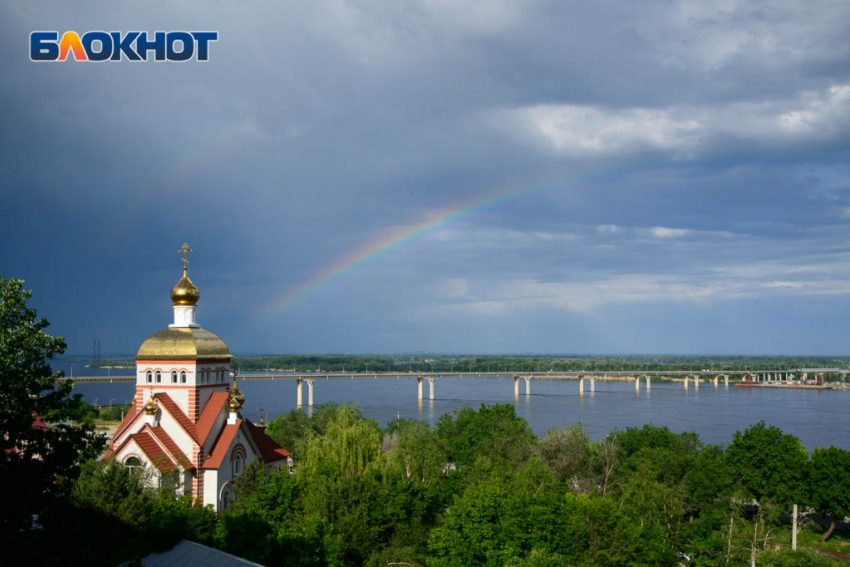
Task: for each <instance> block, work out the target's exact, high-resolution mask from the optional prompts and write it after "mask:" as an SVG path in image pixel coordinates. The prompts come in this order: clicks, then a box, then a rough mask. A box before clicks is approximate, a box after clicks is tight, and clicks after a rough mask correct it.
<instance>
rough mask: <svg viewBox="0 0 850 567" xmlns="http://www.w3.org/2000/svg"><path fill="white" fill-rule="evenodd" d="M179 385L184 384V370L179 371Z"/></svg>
mask: <svg viewBox="0 0 850 567" xmlns="http://www.w3.org/2000/svg"><path fill="white" fill-rule="evenodd" d="M180 383H181V384H185V383H186V371H185V370H181V371H180Z"/></svg>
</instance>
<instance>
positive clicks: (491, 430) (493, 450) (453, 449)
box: [437, 403, 536, 467]
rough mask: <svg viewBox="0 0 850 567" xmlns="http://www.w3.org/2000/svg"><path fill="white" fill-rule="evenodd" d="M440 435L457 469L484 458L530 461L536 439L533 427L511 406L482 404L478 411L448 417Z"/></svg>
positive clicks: (466, 410)
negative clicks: (528, 459) (529, 457)
mask: <svg viewBox="0 0 850 567" xmlns="http://www.w3.org/2000/svg"><path fill="white" fill-rule="evenodd" d="M437 432H438V433H439V435H440V437H442V438H443V439H445V441H446V442H447V443H448V449H449V457H450V459H452V460H453V461H454V462H455V463H456V464H457V466H458V467H462V466H470V465H472V464H473V463H474V462H475V461H476V459H478V458H481V457H484V458H487V459H490V461H492V462H493V463H503V464H504V463H507V464H511V465H517V464H519V463H522V462H523V461H525V459H526V458H528V456H529V454H530V453H531V448H532V446H533V444H534V442H535V440H536V438H535V436H534V433H533V432H532V431H531V426H530V425H528V422H527V421H525V420H524V419H522V418H521V417H518V416H517V415H516V411H515V410H514V407H513V406H512V405H509V404H497V405H494V406H490V407H487V406H485V405H484V404H483V403H482V404H481V407H480V408H479V409H478V411H475V410H474V409H472V408H469V407H466V408H463V409H460V410H458V411H456V412H455V413H454V415H449V414H445V415H443V417H441V418H440V421H439V423H438V424H437Z"/></svg>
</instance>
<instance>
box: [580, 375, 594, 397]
mask: <svg viewBox="0 0 850 567" xmlns="http://www.w3.org/2000/svg"><path fill="white" fill-rule="evenodd" d="M592 380H593V379H592V378H591V381H592ZM578 393H579V395H580V396H583V395H584V377H583V376H580V377H579V379H578Z"/></svg>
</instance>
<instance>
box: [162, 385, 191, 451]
mask: <svg viewBox="0 0 850 567" xmlns="http://www.w3.org/2000/svg"><path fill="white" fill-rule="evenodd" d="M153 397H154V398H156V399H157V400H158V401H159V403H160V404H162V408H163V409H164V410H165V411H167V412H168V413H169V414H171V416H172V417H173V418H174V420H175V421H176V422H177V423H179V424H180V427H182V428H183V430H184V431H186V433H188V434H189V437H191V438H192V441H194V442H195V443H198V442H199V440H198V430H197V429H196V428H195V424H194V423H192V420H191V419H189V416H187V415H186V414H185V413H183V410H181V409H180V407H179V406H178V405H177V403H176V402H175V401H174V400H172V399H171V396H169V395H168V394H165V393H163V392H157V393H156V394H154V395H153Z"/></svg>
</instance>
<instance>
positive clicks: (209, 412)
mask: <svg viewBox="0 0 850 567" xmlns="http://www.w3.org/2000/svg"><path fill="white" fill-rule="evenodd" d="M227 396H228V393H227V392H213V393H212V395H211V396H210V399H209V400H208V401H207V405H205V406H204V411H203V413H201V418H200V419H199V420H198V423H197V425H196V426H195V427H196V429H197V431H198V442H199V443H200V444H201V445H205V444H206V441H207V436H208V435H209V434H210V432H211V431H212V428H213V425H215V420H216V418H217V417H218V416H219V415H220V414H221V410H222V409H224V406H225V404H226V403H227Z"/></svg>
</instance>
